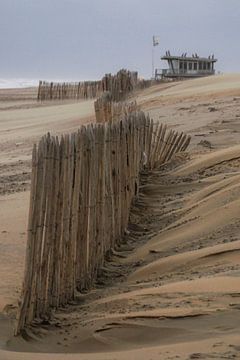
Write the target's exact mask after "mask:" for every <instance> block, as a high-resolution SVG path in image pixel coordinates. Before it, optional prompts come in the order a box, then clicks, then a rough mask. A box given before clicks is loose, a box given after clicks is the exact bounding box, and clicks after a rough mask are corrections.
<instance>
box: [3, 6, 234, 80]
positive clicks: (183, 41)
mask: <svg viewBox="0 0 240 360" xmlns="http://www.w3.org/2000/svg"><path fill="white" fill-rule="evenodd" d="M154 34H155V35H159V36H160V45H159V46H158V47H156V48H155V58H156V60H155V63H156V66H158V67H164V63H162V64H160V61H159V58H160V55H162V54H163V53H165V50H168V49H169V50H170V51H171V53H176V54H181V53H183V52H188V53H189V54H192V52H197V53H198V54H200V55H202V56H208V55H209V54H212V53H214V54H215V56H216V57H217V58H218V59H219V61H218V63H217V69H218V70H221V71H226V72H240V60H239V59H240V46H239V34H240V0H0V45H1V46H0V78H7V77H8V78H9V77H11V78H12V77H28V78H42V79H44V78H47V79H49V78H50V79H51V78H52V79H56V78H59V79H76V80H78V79H95V78H100V77H101V76H102V75H103V74H104V73H105V72H115V71H116V70H118V69H119V68H122V67H127V68H130V69H131V70H138V71H139V73H140V74H141V75H143V76H145V77H150V76H151V49H152V35H154Z"/></svg>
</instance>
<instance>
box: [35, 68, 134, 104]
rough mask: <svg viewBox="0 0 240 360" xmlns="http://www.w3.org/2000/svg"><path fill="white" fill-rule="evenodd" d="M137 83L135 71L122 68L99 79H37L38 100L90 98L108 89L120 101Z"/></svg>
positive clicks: (115, 99)
mask: <svg viewBox="0 0 240 360" xmlns="http://www.w3.org/2000/svg"><path fill="white" fill-rule="evenodd" d="M137 84H138V74H137V72H132V71H128V70H125V69H122V70H120V71H118V73H117V74H116V75H111V74H106V75H105V76H104V77H103V78H102V80H99V81H83V82H74V83H55V82H46V81H39V86H38V97H37V98H38V100H40V101H46V100H67V99H76V100H77V99H92V98H97V97H98V96H100V95H101V94H102V93H103V92H105V91H109V92H111V94H112V97H113V100H114V101H120V100H123V99H125V98H126V96H127V95H128V94H129V93H130V92H131V91H133V90H134V89H135V88H136V86H137Z"/></svg>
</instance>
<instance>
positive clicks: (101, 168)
mask: <svg viewBox="0 0 240 360" xmlns="http://www.w3.org/2000/svg"><path fill="white" fill-rule="evenodd" d="M189 142H190V137H189V136H186V135H184V134H178V133H177V132H174V131H170V132H167V131H166V126H163V125H160V124H157V125H154V124H153V120H150V118H149V117H148V116H146V115H145V114H144V113H143V112H133V113H130V114H125V115H124V116H123V118H122V120H120V121H117V122H107V123H102V124H91V125H88V126H82V127H81V128H80V130H79V131H78V132H75V133H73V134H71V135H65V136H63V137H61V139H58V137H52V136H50V135H49V134H48V135H46V136H44V137H43V138H42V139H41V141H40V142H39V144H38V146H34V148H33V155H32V181H31V193H30V209H29V223H28V240H27V250H26V260H25V261H26V263H25V275H24V282H23V289H22V298H21V305H20V309H19V316H18V324H17V329H16V333H19V332H20V331H21V330H23V329H24V328H25V327H26V326H28V325H30V324H31V323H32V322H33V321H35V322H36V321H37V322H38V321H39V322H40V321H42V320H46V319H49V317H50V315H51V311H52V309H57V308H59V307H60V306H64V305H65V304H67V303H69V302H70V301H71V300H73V299H74V297H75V296H76V293H77V291H82V290H85V289H89V288H90V287H91V286H92V285H93V283H94V280H95V279H96V278H97V275H98V270H99V269H100V268H101V267H102V265H103V263H104V259H105V255H106V254H107V253H108V251H109V250H110V249H113V248H114V246H116V245H118V244H120V243H121V239H122V237H123V235H124V232H125V230H126V229H127V226H128V219H129V213H130V207H131V204H132V202H133V201H134V199H136V198H137V195H138V189H139V178H140V173H141V170H143V169H144V168H146V169H148V168H149V169H151V168H154V167H156V166H158V165H160V164H162V163H164V162H166V161H167V160H169V159H170V158H171V157H172V156H173V155H174V154H175V153H176V152H179V151H184V150H185V149H186V148H187V146H188V144H189Z"/></svg>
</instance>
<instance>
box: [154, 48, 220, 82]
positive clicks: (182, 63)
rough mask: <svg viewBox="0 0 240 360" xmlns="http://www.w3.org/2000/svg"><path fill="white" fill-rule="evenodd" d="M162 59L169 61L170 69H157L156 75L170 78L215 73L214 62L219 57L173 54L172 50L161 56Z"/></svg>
mask: <svg viewBox="0 0 240 360" xmlns="http://www.w3.org/2000/svg"><path fill="white" fill-rule="evenodd" d="M161 60H166V61H167V62H168V69H162V70H159V69H156V70H155V77H156V78H157V77H159V76H160V77H168V78H191V77H202V76H209V75H214V74H215V69H214V64H215V63H216V61H217V59H215V57H214V55H210V56H208V57H200V56H198V55H197V54H192V56H187V53H184V54H182V55H181V56H173V55H171V54H170V51H167V52H166V55H164V56H162V57H161Z"/></svg>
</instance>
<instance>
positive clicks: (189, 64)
mask: <svg viewBox="0 0 240 360" xmlns="http://www.w3.org/2000/svg"><path fill="white" fill-rule="evenodd" d="M192 66H193V64H192V62H189V63H188V70H192Z"/></svg>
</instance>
